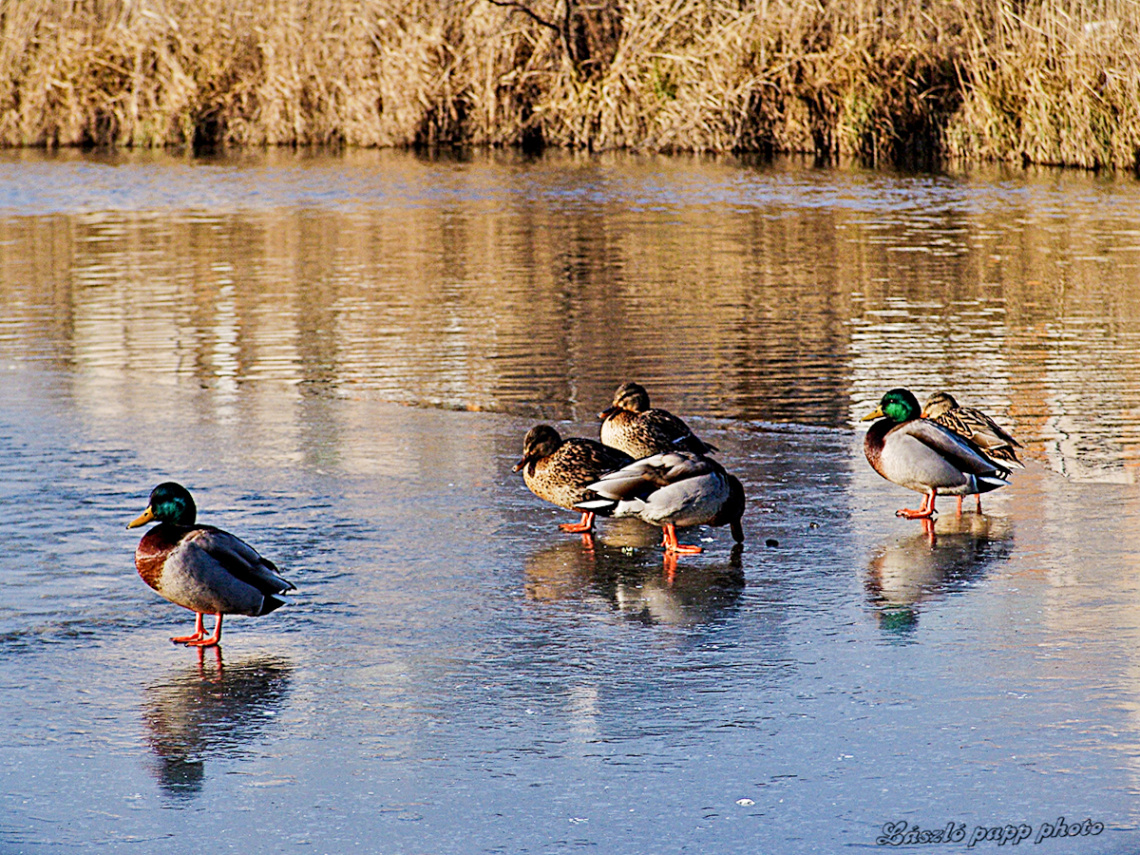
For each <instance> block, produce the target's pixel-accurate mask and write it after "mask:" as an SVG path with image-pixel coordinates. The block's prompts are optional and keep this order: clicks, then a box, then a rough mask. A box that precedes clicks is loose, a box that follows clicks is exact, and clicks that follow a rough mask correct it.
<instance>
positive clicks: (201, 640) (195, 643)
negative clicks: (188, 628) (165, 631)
mask: <svg viewBox="0 0 1140 855" xmlns="http://www.w3.org/2000/svg"><path fill="white" fill-rule="evenodd" d="M217 618H218V620H217V622H216V623H215V624H214V634H213V635H210V636H207V635H206V630H205V628H204V627H203V626H202V615H198V620H197V621H196V622H195V624H194V634H193V635H182V636H175V637H174V638H171V639H170V640H171V641H173V642H174V643H175V644H185V645H186V646H188V647H199V648H201V647H215V646H217V644H218V642H219V641H221V640H222V616H221V615H218V616H217Z"/></svg>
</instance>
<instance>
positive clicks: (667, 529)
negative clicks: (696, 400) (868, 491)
mask: <svg viewBox="0 0 1140 855" xmlns="http://www.w3.org/2000/svg"><path fill="white" fill-rule="evenodd" d="M599 417H600V418H601V420H602V424H601V430H600V441H599V440H593V439H584V438H577V437H574V438H569V439H563V438H562V437H561V436H560V435H559V433H558V431H557V430H555V429H554V428H553V427H551V426H550V425H537V426H535V427H533V428H531V430H530V431H529V432H528V433H527V435H526V438H525V439H524V440H523V456H522V459H520V460H519V462H518V463H517V464H516V465H515V467H514V471H516V472H519V471H521V472H522V473H523V480H524V481H525V483H526V486H527V487H528V488H529V489H530V490H531V492H533V493H534V494H535V495H536V496H538V497H539V498H540V499H545V500H546V501H548V502H552V503H553V504H555V505H558V506H559V507H562V508H566V509H567V510H573V511H579V512H581V514H582V516H581V519H580V520H579V521H578V522H576V523H563V524H562V525H561V526H560V528H562V529H563V530H564V531H569V532H580V533H582V534H583V535H588V534H590V533H592V532H593V528H594V520H595V517H596V516H598V515H601V516H606V517H636V518H637V519H640V520H642V521H643V522H646V523H648V524H650V525H653V526H657V527H658V528H660V529H662V532H663V539H662V546H664V547H665V553H666V556H667V557H675V556H677V555H681V554H692V553H699V552H701V551H702V550H701V547H699V546H695V545H688V544H682V543H680V542H679V541H678V539H677V529H678V528H688V527H693V526H699V525H710V526H723V525H727V526H729V527H730V530H731V532H732V537H733V540H735V541H736V542H737V543H742V542H743V541H744V528H743V524H742V520H743V516H744V509H745V503H746V497H745V493H744V486H743V485H742V484H741V482H740V481H739V480H738V479H737V478H736V477H735V476H733V475H731V474H729V473H728V472H727V471H726V470H725V468H724V467H723V466H722V465H721V464H720V463H718V462H717V461H716V460H714V459H713V458H712V457H710V456H709V455H710V454H711V453H713V452H715V451H717V448H716V446H714V445H712V444H710V443H707V442H705V441H703V440H702V439H700V438H699V437H698V436H697V435H696V434H694V433H693V431H692V430H691V429H690V428H689V426H688V425H687V424H685V422H684V421H683V420H682V419H680V418H678V417H677V416H675V415H673V414H672V413H670V412H668V411H666V410H662V409H656V408H653V407H651V406H650V403H649V394H648V393H647V392H646V391H645V388H644V387H642V386H640V385H639V384H637V383H623V384H622V385H621V386H619V387H618V389H617V392H616V393H615V394H614V399H613V405H612V406H610V407H609V408H607V409H605V410H603V411H602V412H601V413H600V414H599ZM872 420H873V421H874V424H873V425H872V426H871V428H870V430H868V431H867V435H866V438H865V439H864V443H863V449H864V453H865V454H866V456H867V460H868V462H869V463H870V464H871V466H872V467H873V468H874V470H875V471H876V472H878V473H879V474H880V475H882V476H883V477H884V478H886V479H887V480H888V481H892V482H894V483H895V484H898V485H900V486H903V487H907V488H908V489H911V490H915V491H917V492H919V493H922V494H923V495H924V499H923V503H922V506H921V507H920V508H918V509H917V510H911V509H909V508H903V509H901V510H899V511H897V512H896V513H897V515H898V516H902V517H906V518H907V519H930V518H931V517H932V516H933V515H934V512H935V509H934V503H935V500H936V499H937V497H938V496H939V495H945V496H955V497H957V499H958V512H959V513H961V510H962V497H963V496H968V495H976V496H977V497H978V499H977V503H978V504H977V509H978V512H979V513H980V512H981V508H982V505H981V494H982V493H986V492H989V491H990V490H996V489H998V488H999V487H1004V486H1006V485H1007V484H1008V483H1009V480H1008V479H1009V476H1010V473H1011V471H1012V470H1013V469H1021V468H1024V467H1023V465H1022V463H1021V461H1020V460H1019V459H1018V458H1017V451H1016V449H1018V448H1020V447H1021V444H1020V443H1019V442H1018V441H1017V440H1016V439H1014V438H1013V437H1012V436H1011V435H1010V434H1009V433H1008V432H1007V431H1006V430H1004V429H1003V428H1002V427H1000V426H999V425H998V424H997V423H996V422H994V420H993V419H991V418H990V417H989V416H987V415H986V414H985V413H982V412H980V411H979V410H976V409H973V408H970V407H962V406H959V405H958V402H957V401H955V400H954V398H953V397H952V396H951V395H949V394H947V393H945V392H939V393H937V394H934V395H932V396H931V397H930V398H929V399H928V400H927V401H926V403H925V405H924V406H922V407H919V404H918V399H917V398H916V397H915V396H914V394H913V393H911V392H910V391H908V390H907V389H901V388H900V389H892V390H891V391H889V392H887V393H886V394H885V395H883V397H882V400H881V401H880V402H879V406H878V407H877V408H876V409H875V410H874V411H873V412H871V413H869V414H868V415H867V416H865V417H864V419H863V421H872ZM149 522H157V523H158V525H156V526H154V527H153V528H151V529H150V530H149V531H148V532H147V533H146V535H145V536H144V537H143V538H142V540H141V541H140V542H139V545H138V548H137V549H136V550H135V566H136V568H137V569H138V572H139V575H140V576H141V577H142V579H143V581H145V582H146V583H147V584H148V585H150V587H152V588H153V589H154V590H155V591H157V592H158V593H159V594H161V595H162V596H163V597H165V598H166V599H168V600H170V601H171V602H173V603H176V604H177V605H180V606H184V607H185V608H187V609H189V610H191V611H193V612H194V613H195V615H196V622H195V626H194V632H193V633H191V634H190V635H184V636H175V637H173V638H172V639H171V641H174V642H176V643H180V644H187V645H191V646H195V647H199V648H201V647H212V646H216V645H217V644H218V643H219V642H220V640H221V636H222V618H223V616H224V615H227V614H240V615H252V616H260V615H265V614H269V613H270V612H272V611H274V610H275V609H277V608H279V607H280V606H282V605H284V604H285V599H284V598H283V597H282V594H284V593H285V592H286V591H289V590H292V589H293V587H294V586H293V585H292V583H290V582H289V581H287V580H286V579H284V578H283V577H282V576H281V575H280V573H279V572H278V569H277V567H276V565H274V564H273V562H272V561H269V560H268V559H266V558H263V557H262V556H261V555H260V554H258V552H257V550H256V549H254V548H253V547H252V546H250V545H249V544H248V543H246V542H245V541H243V540H241V539H240V538H238V537H236V536H234V535H232V534H230V533H228V532H225V531H222V530H221V529H219V528H215V527H214V526H210V525H201V524H198V523H197V507H196V506H195V503H194V499H193V497H192V496H191V495H190V492H189V491H188V490H187V489H186V488H185V487H183V486H181V485H180V484H176V483H174V482H166V483H163V484H159V485H158V486H157V487H155V488H154V490H153V491H152V492H151V494H150V500H149V502H148V504H147V507H146V510H144V511H143V513H142V514H141V515H140V516H139V517H137V518H136V519H135V520H133V521H132V522H131V523H130V524H129V525H128V526H127V528H136V527H138V526H142V525H146V524H147V523H149ZM207 614H210V615H214V616H215V624H214V631H213V633H212V634H207V633H206V631H205V628H204V626H203V620H204V617H205V615H207Z"/></svg>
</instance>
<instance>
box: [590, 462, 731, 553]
mask: <svg viewBox="0 0 1140 855" xmlns="http://www.w3.org/2000/svg"><path fill="white" fill-rule="evenodd" d="M589 488H590V489H591V490H594V491H595V492H596V493H597V494H598V495H599V496H600V497H601V498H599V499H596V500H594V501H587V502H582V503H580V504H579V505H578V507H579V508H582V509H583V510H590V511H594V512H595V513H599V514H602V515H603V516H612V517H637V518H638V519H640V520H642V521H644V522H647V523H649V524H650V525H655V526H658V527H660V528H661V529H663V530H664V535H663V540H662V542H661V545H662V546H664V547H665V551H666V552H667V553H697V552H700V551H701V548H700V547H699V546H688V545H683V544H680V543H678V542H677V526H681V527H682V528H684V527H686V526H693V525H705V524H708V525H713V526H721V525H726V524H727V525H730V526H731V527H732V539H733V540H735V541H736V542H737V543H743V542H744V529H743V527H742V526H741V524H740V520H741V518H742V517H743V516H744V501H745V500H744V486H743V485H742V484H741V483H740V481H738V480H737V479H736V478H735V477H733V476H732V475H729V474H728V473H727V472H725V471H724V467H723V466H721V465H720V464H719V463H717V462H716V461H715V460H712V459H710V458H708V457H703V456H701V455H699V454H693V453H691V452H688V451H669V452H666V453H665V454H654V455H651V456H649V457H645V458H642V459H641V460H637V461H635V462H633V463H631V464H629V465H628V466H626V467H624V468H622V469H618V470H617V471H616V472H609V473H607V474H606V475H605V476H603V477H602V478H601V479H600V480H598V481H596V482H595V483H593V484H590V485H589Z"/></svg>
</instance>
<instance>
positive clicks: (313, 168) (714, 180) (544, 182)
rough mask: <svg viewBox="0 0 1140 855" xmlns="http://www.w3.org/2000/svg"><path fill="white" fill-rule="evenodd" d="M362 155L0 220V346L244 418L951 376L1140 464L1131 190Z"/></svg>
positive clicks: (859, 393) (740, 403)
mask: <svg viewBox="0 0 1140 855" xmlns="http://www.w3.org/2000/svg"><path fill="white" fill-rule="evenodd" d="M376 158H377V159H373V160H369V159H368V158H366V157H362V156H360V157H355V158H353V159H350V160H340V159H329V160H327V161H321V160H319V159H317V160H315V161H309V162H306V164H305V168H304V169H296V168H294V169H293V170H292V171H291V169H290V166H291V165H290V163H289V162H288V161H286V162H285V163H284V166H283V167H282V168H278V169H275V170H273V171H272V175H273V178H274V180H275V182H276V183H275V184H274V187H273V190H272V192H273V193H274V194H276V196H274V198H275V199H276V200H277V204H276V205H270V206H265V205H261V206H257V205H254V204H253V203H252V202H251V203H250V207H248V208H241V207H238V208H237V209H225V208H224V207H223V208H222V210H220V211H219V212H216V213H211V214H210V215H208V216H207V215H203V214H201V213H200V212H198V211H194V210H181V209H178V208H177V207H175V208H173V209H172V210H171V211H170V212H169V213H154V212H150V211H148V212H140V211H132V210H121V211H116V210H111V211H104V212H100V213H86V212H74V213H68V212H64V213H58V212H56V213H53V214H52V215H51V216H46V215H45V216H42V217H38V216H33V217H25V218H21V219H11V218H9V219H5V220H0V241H3V244H4V246H5V247H6V250H5V252H3V253H0V299H3V301H4V305H5V306H6V309H7V317H6V318H5V320H4V321H3V327H2V328H0V329H2V330H3V337H2V338H0V347H2V348H4V349H5V350H10V351H11V353H12V354H14V355H17V357H18V358H20V359H36V360H49V361H52V362H55V363H56V364H59V365H61V366H67V367H68V370H71V371H73V372H74V373H75V386H76V393H77V395H78V396H79V398H80V400H82V401H86V402H87V404H88V405H89V406H92V407H96V406H97V407H128V408H132V409H138V401H137V400H136V399H135V398H134V397H133V393H132V391H131V387H132V385H133V384H134V383H135V382H136V381H137V378H138V377H140V376H142V375H145V376H147V377H150V378H159V379H161V378H168V379H173V380H175V381H176V382H189V383H193V384H196V385H197V386H200V387H201V388H202V390H203V392H204V394H203V396H202V398H201V405H202V406H204V407H208V408H209V410H210V414H211V416H212V417H220V418H224V419H238V420H241V419H246V420H248V419H255V418H256V419H260V418H262V417H263V416H264V415H265V414H264V412H260V411H259V412H254V411H253V410H251V409H249V407H250V404H249V402H248V396H244V397H243V396H239V395H238V394H237V390H238V389H239V388H240V387H242V386H243V385H248V384H264V383H267V382H277V381H280V382H283V383H284V384H287V385H288V386H294V387H296V391H295V392H294V393H293V394H294V395H295V396H296V398H297V399H298V400H300V399H302V398H303V397H304V396H308V395H313V394H317V395H321V394H326V395H327V394H331V395H344V394H351V393H354V392H357V391H368V392H370V393H373V394H376V395H378V396H380V397H382V398H385V399H389V400H393V401H399V402H403V403H411V404H419V405H430V406H443V407H449V408H459V409H489V410H503V411H508V412H512V413H516V414H522V415H527V416H529V417H539V418H544V419H546V418H567V417H574V418H578V419H584V418H587V417H588V416H589V415H590V414H591V413H592V412H594V411H595V410H596V409H597V408H598V407H599V406H600V405H601V404H603V403H605V402H606V401H608V399H609V397H610V395H611V394H612V391H613V387H614V386H615V385H616V384H617V383H618V382H620V381H621V380H625V379H628V378H636V379H638V380H639V381H640V382H642V383H644V384H645V385H646V386H647V387H648V388H649V389H650V390H651V394H653V395H654V398H655V402H659V403H661V404H663V405H665V406H669V407H671V408H673V409H675V410H678V411H681V412H684V413H686V414H699V415H706V416H718V417H725V418H731V419H745V418H746V419H759V420H764V421H771V422H795V423H804V424H815V425H827V426H836V427H837V426H845V425H850V424H851V423H852V420H853V417H856V416H858V415H861V414H862V412H863V411H864V410H865V408H866V407H867V406H868V405H869V404H871V403H872V402H874V401H876V400H877V399H878V397H879V396H880V395H881V394H882V392H883V391H884V390H885V389H886V388H890V387H891V386H895V385H906V386H909V387H911V388H913V389H914V390H915V391H916V392H917V393H918V394H919V395H920V396H923V395H925V394H928V393H929V392H932V391H934V390H936V389H941V388H945V389H947V390H949V391H951V392H953V393H954V394H955V395H956V396H957V397H958V398H959V400H961V401H962V402H963V403H968V404H970V405H973V406H978V407H980V408H982V409H984V410H986V411H987V412H990V413H991V414H992V415H994V416H996V417H998V418H999V420H1002V421H1004V422H1005V423H1006V424H1007V425H1008V426H1009V427H1010V428H1011V429H1012V430H1013V432H1014V433H1015V435H1017V436H1018V437H1019V438H1021V439H1022V440H1023V441H1024V442H1026V443H1027V444H1028V446H1029V450H1028V455H1029V456H1030V457H1031V458H1033V457H1035V458H1037V459H1039V460H1043V461H1045V462H1047V463H1048V464H1049V465H1050V466H1051V467H1052V468H1054V469H1057V470H1060V471H1064V472H1066V473H1067V474H1070V475H1073V476H1076V477H1079V478H1085V479H1095V480H1105V479H1108V480H1132V479H1133V478H1134V473H1135V472H1136V471H1137V470H1138V469H1140V419H1136V418H1135V416H1136V407H1135V401H1136V400H1140V308H1138V307H1140V293H1138V292H1137V289H1138V288H1140V279H1138V278H1137V277H1136V276H1135V270H1136V268H1137V263H1136V261H1135V252H1136V247H1135V245H1134V244H1135V241H1134V238H1133V237H1132V236H1133V235H1134V234H1136V233H1137V231H1138V230H1140V229H1138V226H1140V224H1138V223H1137V218H1136V216H1135V215H1134V213H1132V212H1134V211H1135V210H1136V206H1135V205H1134V204H1131V200H1132V199H1133V191H1132V190H1131V189H1129V188H1127V187H1124V186H1114V185H1112V184H1104V183H1101V184H1096V183H1094V182H1091V181H1085V182H1083V183H1082V182H1080V181H1078V180H1076V179H1074V178H1072V177H1067V178H1065V179H1064V181H1061V180H1058V181H1057V182H1055V183H1049V182H1048V181H1047V180H1041V181H1034V180H1033V179H1031V178H1022V179H1021V180H1020V181H1019V182H1018V183H1016V184H1013V183H1009V182H1007V183H1006V184H1004V185H1003V184H997V183H990V184H987V183H985V182H984V181H980V180H966V179H962V180H950V179H947V178H943V179H938V180H932V179H929V178H922V177H914V178H907V177H888V176H883V175H871V176H860V175H857V174H852V173H844V172H839V171H836V172H832V173H822V174H821V173H800V172H796V171H795V170H794V169H786V168H776V167H773V168H771V169H768V170H764V169H743V168H733V167H730V166H724V165H722V166H717V165H710V164H693V163H687V164H686V165H684V166H679V167H669V166H668V165H664V166H663V165H662V162H660V161H654V162H652V164H651V165H650V164H646V163H644V162H639V161H636V160H612V161H607V162H603V161H597V162H588V163H586V164H585V165H568V164H566V163H565V162H559V161H557V160H552V161H550V162H543V161H538V162H535V163H532V164H531V165H530V166H529V167H528V168H526V169H512V168H507V167H506V166H502V165H497V164H495V163H494V162H491V161H479V160H477V159H476V160H474V161H469V162H466V163H463V164H433V163H431V162H430V161H420V160H415V159H413V158H411V157H407V158H400V157H397V156H395V155H384V156H380V155H377V156H376ZM120 168H121V169H122V168H123V167H120ZM152 169H153V167H152ZM254 171H255V172H256V171H257V170H254ZM240 173H241V170H236V171H230V172H229V173H228V174H229V175H230V176H231V178H232V177H233V175H234V174H240ZM314 173H316V177H314ZM148 174H149V173H148ZM346 174H347V175H349V176H350V178H346V177H345V175H346ZM135 175H136V179H132V177H131V173H130V170H129V169H127V171H126V172H123V173H120V174H119V177H118V179H117V180H119V181H122V182H124V186H123V187H122V191H123V192H124V193H126V194H130V193H131V192H132V189H133V185H132V180H137V181H139V182H143V181H144V178H143V177H142V175H143V173H142V172H137V173H135ZM40 177H41V178H42V177H43V176H42V175H41V176H40ZM57 177H58V178H59V180H60V181H62V182H66V181H68V180H71V181H76V182H79V181H81V180H82V178H83V177H84V174H83V173H82V171H79V172H76V171H68V170H67V169H65V168H64V167H63V166H61V167H60V173H59V175H58V176H57ZM169 177H170V179H171V181H172V182H174V184H175V186H173V187H171V188H169V191H168V195H169V196H170V197H171V198H174V199H175V200H177V198H178V195H179V189H178V186H177V182H178V181H184V182H188V183H187V187H186V193H187V194H196V195H195V198H197V197H198V196H201V195H202V192H203V191H201V190H192V189H191V184H190V183H189V182H199V183H200V182H202V181H206V182H210V181H216V182H220V181H221V180H222V176H221V175H214V174H211V173H208V172H205V171H202V170H197V171H196V170H193V169H185V168H182V169H181V170H174V171H172V172H171V173H170V175H169ZM145 180H146V181H150V182H152V183H153V179H152V178H146V179H145ZM241 180H243V181H247V180H251V179H248V176H247V177H244V178H242V179H241ZM320 180H327V182H328V183H329V185H330V187H329V192H328V194H327V196H326V197H325V198H324V200H323V203H322V202H321V201H320V200H319V199H317V197H312V196H311V195H304V194H306V193H309V190H308V189H307V188H309V187H310V185H312V183H313V182H314V181H318V182H319V181H320ZM290 182H294V183H293V184H292V185H291V184H290ZM290 186H293V187H294V191H295V192H294V195H293V196H290V191H289V188H290ZM361 187H363V188H365V189H363V190H362V189H361ZM223 189H224V188H223V186H222V184H219V185H218V187H216V188H215V190H216V191H217V192H218V193H219V194H220V193H222V191H223ZM207 195H208V194H207ZM109 198H112V199H113V198H114V197H109ZM250 198H251V199H252V198H254V197H253V196H252V195H251V197H250ZM300 198H305V199H307V200H309V201H308V203H307V204H306V205H305V206H301V205H300V204H298V203H296V202H293V203H291V202H290V200H291V199H300ZM1113 203H1116V204H1113ZM1093 375H1095V376H1096V378H1097V382H1096V384H1093V385H1092V386H1090V384H1089V382H1088V380H1089V377H1090V376H1093ZM243 405H244V406H245V407H246V408H247V409H246V410H245V411H243V409H242V407H243Z"/></svg>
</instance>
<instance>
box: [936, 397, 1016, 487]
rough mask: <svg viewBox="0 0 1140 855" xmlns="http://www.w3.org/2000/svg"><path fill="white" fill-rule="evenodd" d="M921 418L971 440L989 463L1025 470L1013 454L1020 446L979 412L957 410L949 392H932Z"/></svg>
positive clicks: (963, 408)
mask: <svg viewBox="0 0 1140 855" xmlns="http://www.w3.org/2000/svg"><path fill="white" fill-rule="evenodd" d="M922 417H923V418H926V419H930V420H931V421H933V422H937V423H938V424H940V425H942V426H943V427H945V428H949V429H950V430H952V431H954V433H956V434H958V436H963V437H965V438H966V439H968V440H970V441H971V442H972V443H974V445H976V446H978V448H980V449H981V450H982V453H983V454H985V455H986V457H989V458H991V459H992V460H996V461H998V462H1000V463H1006V464H1009V465H1010V466H1012V467H1014V468H1017V469H1024V468H1025V466H1024V464H1023V463H1022V462H1021V461H1020V460H1018V459H1017V452H1016V451H1014V449H1015V448H1021V443H1020V442H1018V441H1017V440H1016V439H1014V438H1013V437H1012V436H1011V435H1010V434H1009V433H1008V432H1007V431H1006V430H1005V429H1004V428H1002V427H1001V426H1000V425H999V424H998V423H997V422H995V421H994V420H993V419H991V418H990V417H989V416H987V415H986V414H985V413H983V412H982V411H981V410H976V409H974V408H973V407H962V406H959V405H958V402H957V401H956V400H954V396H953V395H951V394H949V393H948V392H935V393H934V394H933V395H931V396H930V397H929V398H927V399H926V403H925V404H923V405H922Z"/></svg>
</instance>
